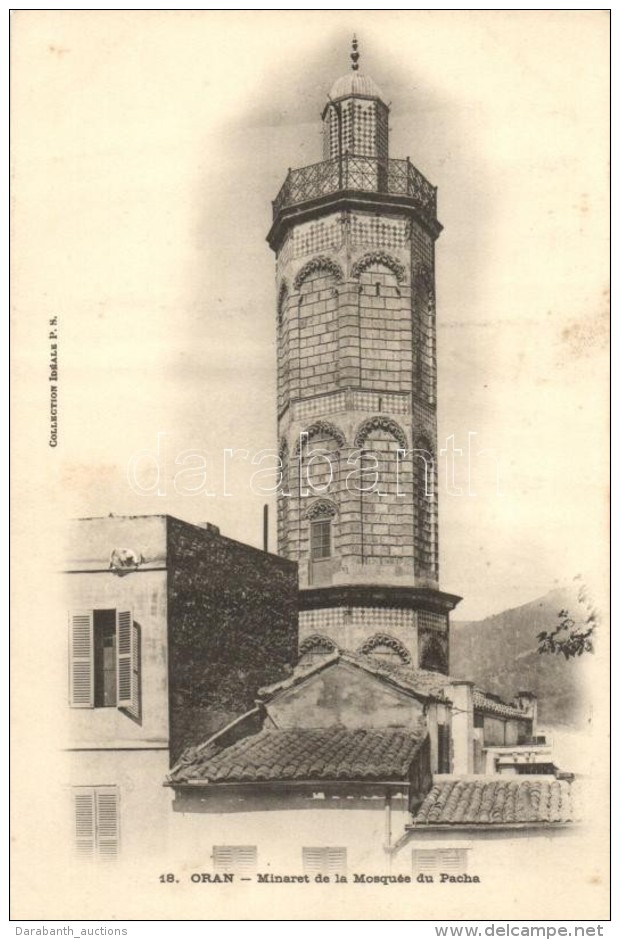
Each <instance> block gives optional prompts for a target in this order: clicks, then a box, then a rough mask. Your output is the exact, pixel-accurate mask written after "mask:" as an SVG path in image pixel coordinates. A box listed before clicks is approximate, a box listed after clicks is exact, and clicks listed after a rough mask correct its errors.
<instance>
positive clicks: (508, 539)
mask: <svg viewBox="0 0 620 940" xmlns="http://www.w3.org/2000/svg"><path fill="white" fill-rule="evenodd" d="M353 32H356V34H357V37H358V39H359V42H360V51H361V55H362V58H361V69H362V71H363V72H366V73H368V74H370V75H372V77H373V78H374V79H375V81H376V82H377V83H378V84H379V86H380V87H381V88H382V90H383V91H384V93H385V96H386V98H387V100H388V101H390V102H391V121H390V126H391V139H390V149H391V156H393V157H405V156H410V158H411V160H412V161H413V163H414V164H415V165H416V166H417V167H418V168H419V169H420V170H421V171H422V172H423V173H424V175H425V176H426V177H427V178H428V179H429V180H430V181H431V182H432V183H433V184H435V185H437V186H438V199H439V209H438V212H439V218H440V220H441V222H442V224H443V226H444V231H443V232H442V234H441V237H440V239H439V241H438V243H437V267H436V278H437V283H436V287H437V308H438V313H437V317H438V356H439V363H438V383H439V386H438V416H439V439H440V443H444V442H445V441H446V440H448V439H450V438H452V437H453V440H454V446H455V447H457V448H461V449H463V450H464V451H466V450H467V447H468V441H469V442H471V445H472V455H473V458H472V459H473V468H474V472H473V475H472V481H471V486H470V487H469V488H468V487H467V485H466V481H465V480H464V478H463V468H464V466H465V463H466V459H465V456H464V457H463V459H462V461H461V465H460V469H459V470H458V473H457V483H459V485H460V486H461V489H462V492H461V493H459V494H455V493H451V492H448V490H447V487H446V485H445V479H444V476H443V472H442V469H443V468H442V467H440V494H439V499H440V568H441V586H442V588H443V589H444V590H446V591H449V592H451V593H455V594H458V595H462V596H463V601H462V603H461V604H460V605H459V607H458V608H457V612H456V617H457V619H477V618H479V617H483V616H486V615H488V614H490V613H494V612H496V611H500V610H503V609H505V608H508V607H514V606H517V605H518V604H521V603H525V602H527V601H529V600H531V599H533V598H535V597H537V596H539V595H540V594H543V593H545V592H546V591H547V590H549V589H551V588H552V587H554V586H557V585H558V584H560V583H564V582H565V581H567V580H570V579H571V578H572V577H573V576H574V575H576V574H578V573H581V574H584V575H586V576H587V575H588V573H590V572H597V573H598V574H599V575H600V572H601V571H604V570H605V568H606V558H607V553H606V537H607V475H608V473H607V461H608V456H607V443H606V441H607V426H608V405H607V384H606V383H607V376H608V349H607V343H608V251H609V249H608V240H607V233H608V220H607V212H608V183H607V179H608V138H607V122H608V117H607V115H608V107H609V102H608V49H607V14H606V12H605V11H542V12H541V11H529V12H528V11H512V12H504V11H491V12H486V11H443V12H441V11H440V12H437V11H404V12H398V11H395V12H380V13H373V12H367V11H315V12H310V13H308V12H306V13H300V12H295V11H290V12H282V11H273V12H270V11H260V12H242V11H237V12H210V11H203V12H199V11H168V12H165V11H100V12H90V11H88V12H86V11H82V12H80V11H60V12H59V11H50V12H44V11H37V12H36V15H35V14H31V13H28V11H21V12H19V11H18V12H17V13H16V14H14V16H13V105H14V108H13V113H14V119H13V120H14V125H13V134H14V152H13V169H12V172H13V192H14V196H13V198H14V213H13V217H14V222H13V242H14V253H13V258H14V261H13V265H14V269H13V274H14V284H15V289H14V306H13V311H12V318H13V320H12V323H13V348H14V354H13V375H14V388H15V402H16V404H15V405H14V407H15V408H16V409H17V417H18V419H19V420H18V421H17V422H16V431H15V435H14V442H13V449H14V454H15V460H16V461H17V468H18V472H17V474H16V475H15V476H14V479H15V493H16V505H18V507H19V509H18V510H16V512H19V513H20V520H21V522H20V524H21V526H22V529H23V532H24V534H26V535H28V534H29V533H31V539H32V544H33V545H34V546H35V548H34V550H35V552H40V553H41V554H42V555H44V553H45V550H46V549H47V548H48V545H49V541H50V540H52V541H53V540H54V537H53V534H52V535H50V536H49V538H48V536H47V533H53V531H54V528H53V527H54V525H55V524H56V519H57V518H58V519H60V518H66V517H68V516H70V517H75V516H97V515H107V514H109V513H111V512H113V513H116V514H142V513H170V514H172V515H175V516H178V517H180V518H183V519H187V520H190V521H210V522H212V523H215V524H216V525H219V526H220V528H221V530H222V532H223V533H224V534H225V535H228V536H231V537H233V538H237V539H240V540H242V541H245V542H248V543H250V544H254V545H261V543H262V505H263V502H264V501H265V498H264V497H263V496H261V495H260V494H256V495H255V494H253V493H252V492H251V490H250V487H249V480H250V476H251V473H252V472H253V471H254V470H255V469H256V467H252V466H251V465H250V464H249V461H244V460H242V459H236V460H235V461H233V462H232V463H231V464H229V470H228V475H227V480H226V481H225V480H224V478H223V477H224V474H223V452H224V449H225V448H228V449H240V448H242V449H245V450H247V451H248V453H249V455H250V456H252V455H255V454H258V453H259V452H261V451H263V450H265V449H267V448H273V447H274V446H275V437H276V434H275V420H276V418H275V289H274V272H275V269H274V258H273V255H272V253H271V251H270V249H269V247H268V245H267V243H266V241H265V236H266V234H267V231H268V229H269V225H270V214H271V200H272V199H274V198H275V196H276V194H277V192H278V189H279V187H280V185H281V184H282V182H283V180H284V177H285V175H286V172H287V168H288V167H296V166H303V165H306V164H310V163H314V162H317V161H319V160H320V159H321V124H320V112H321V110H322V107H323V104H324V102H325V100H326V95H327V92H328V91H329V88H330V86H331V84H332V83H333V81H334V80H335V79H336V78H337V77H338V76H339V75H341V74H343V73H344V72H346V71H347V69H348V66H349V61H348V52H349V45H350V38H351V35H352V33H353ZM53 317H57V318H58V324H59V325H58V331H59V337H58V353H59V372H60V375H59V442H58V447H57V448H50V447H49V446H48V440H49V427H48V426H49V387H48V385H49V383H48V363H49V352H50V350H49V345H50V340H49V337H48V327H49V322H48V321H49V319H50V318H53ZM158 442H159V443H158ZM158 446H159V451H157V454H158V460H159V467H160V476H159V485H158V487H157V489H156V490H155V491H153V492H150V493H144V492H136V489H135V487H132V486H131V485H130V483H129V480H128V472H127V471H128V467H129V466H130V465H132V461H134V460H135V458H136V456H137V455H139V454H141V453H144V452H149V453H150V454H153V453H155V452H156V449H157V448H158ZM189 451H192V452H194V453H199V454H201V455H202V456H204V457H205V459H206V460H207V462H208V464H209V487H208V489H207V491H205V490H202V491H201V492H198V493H196V494H191V495H190V494H188V493H187V492H181V493H179V492H177V491H176V490H175V483H174V477H175V473H176V472H177V471H178V467H179V464H175V460H179V459H183V456H184V455H185V456H186V455H187V454H188V452H189ZM479 451H486V452H487V453H486V454H485V455H482V456H478V452H479ZM488 452H492V453H491V454H489V453H488ZM141 466H142V467H143V468H144V466H145V463H142V464H141ZM497 474H498V475H499V485H498V484H497ZM145 480H146V477H144V478H143V482H144V481H145ZM442 480H443V483H442ZM225 484H226V485H225ZM227 494H230V495H227ZM35 519H36V520H37V522H38V524H37V525H36V527H35V525H34V520H35ZM41 520H43V524H42V525H41ZM271 520H272V521H271V548H272V550H273V549H275V512H274V507H273V505H272V514H271ZM44 533H45V537H44Z"/></svg>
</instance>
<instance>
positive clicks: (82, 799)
mask: <svg viewBox="0 0 620 940" xmlns="http://www.w3.org/2000/svg"><path fill="white" fill-rule="evenodd" d="M73 802H74V818H75V851H76V854H77V856H78V857H79V858H94V855H95V817H96V810H95V791H94V790H93V789H88V790H86V789H84V790H78V791H77V792H75V793H74V797H73Z"/></svg>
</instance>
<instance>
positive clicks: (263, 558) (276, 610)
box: [168, 518, 298, 762]
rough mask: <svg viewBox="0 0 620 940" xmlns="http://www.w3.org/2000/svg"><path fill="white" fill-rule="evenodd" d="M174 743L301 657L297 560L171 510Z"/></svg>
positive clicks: (186, 740)
mask: <svg viewBox="0 0 620 940" xmlns="http://www.w3.org/2000/svg"><path fill="white" fill-rule="evenodd" d="M168 572H169V575H168V631H169V638H168V642H169V681H170V751H171V754H170V756H171V760H172V761H173V762H174V761H175V760H176V758H177V757H178V756H179V754H180V753H181V752H182V751H183V749H184V748H185V747H188V746H191V745H197V744H200V743H201V742H202V741H204V740H205V739H206V738H208V737H209V736H210V735H212V734H214V733H215V732H216V731H218V730H220V729H221V728H223V727H224V726H225V725H227V724H228V723H229V722H230V721H232V720H233V719H235V718H237V717H238V716H239V715H241V714H243V713H244V712H245V711H247V710H248V709H250V708H252V707H253V705H254V700H255V697H256V692H257V689H258V688H260V686H263V685H268V684H270V683H271V682H275V681H277V680H278V679H281V678H282V677H283V676H284V675H286V674H288V672H289V670H290V668H291V667H292V666H293V665H294V663H295V662H296V659H297V643H298V628H297V593H298V587H297V565H296V564H295V563H294V562H291V561H287V560H286V559H283V558H278V557H277V556H275V555H270V554H267V553H266V552H261V551H259V550H258V549H255V548H251V547H249V546H247V545H243V544H242V543H241V542H235V541H233V540H232V539H227V538H223V537H222V536H221V535H220V534H219V533H218V531H217V530H216V529H215V528H209V529H202V528H198V527H196V526H193V525H189V524H188V523H184V522H181V521H180V520H178V519H172V518H169V519H168Z"/></svg>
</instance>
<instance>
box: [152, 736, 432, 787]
mask: <svg viewBox="0 0 620 940" xmlns="http://www.w3.org/2000/svg"><path fill="white" fill-rule="evenodd" d="M425 737H426V731H425V729H424V728H423V726H422V725H420V726H419V728H418V729H417V730H416V731H414V732H411V731H402V730H401V731H397V730H392V729H390V730H388V731H376V730H367V729H365V728H356V729H349V728H340V727H333V728H311V729H307V728H299V729H295V730H284V731H283V730H280V729H275V728H263V730H262V731H260V732H259V733H258V734H254V735H252V736H250V737H246V738H243V739H242V740H241V741H237V742H236V743H235V744H233V745H231V746H230V747H227V748H225V749H224V750H222V751H220V752H219V753H216V752H214V748H213V747H206V748H204V749H200V748H196V749H193V751H190V752H189V753H188V754H187V755H184V758H182V759H181V760H180V761H179V762H178V764H177V765H176V767H174V768H173V770H172V771H171V773H170V776H169V778H168V780H169V782H170V783H172V784H173V785H174V784H178V783H186V782H187V781H189V780H192V781H200V782H203V783H246V782H247V783H250V782H259V781H279V780H283V781H286V780H325V781H327V780H351V781H357V780H367V781H370V780H405V779H406V778H407V776H408V773H409V768H410V766H411V763H412V760H413V758H414V756H415V754H416V752H417V751H418V749H419V747H420V745H421V744H422V742H423V741H424V739H425Z"/></svg>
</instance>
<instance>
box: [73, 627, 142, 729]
mask: <svg viewBox="0 0 620 940" xmlns="http://www.w3.org/2000/svg"><path fill="white" fill-rule="evenodd" d="M140 686H141V676H140V627H139V625H138V624H137V623H134V621H133V617H132V614H131V611H129V610H88V611H73V612H72V613H70V615H69V703H70V705H71V707H72V708H118V709H120V710H121V711H123V712H124V713H125V714H127V715H129V716H130V717H131V718H133V719H134V720H136V721H140V719H141V689H140Z"/></svg>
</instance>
